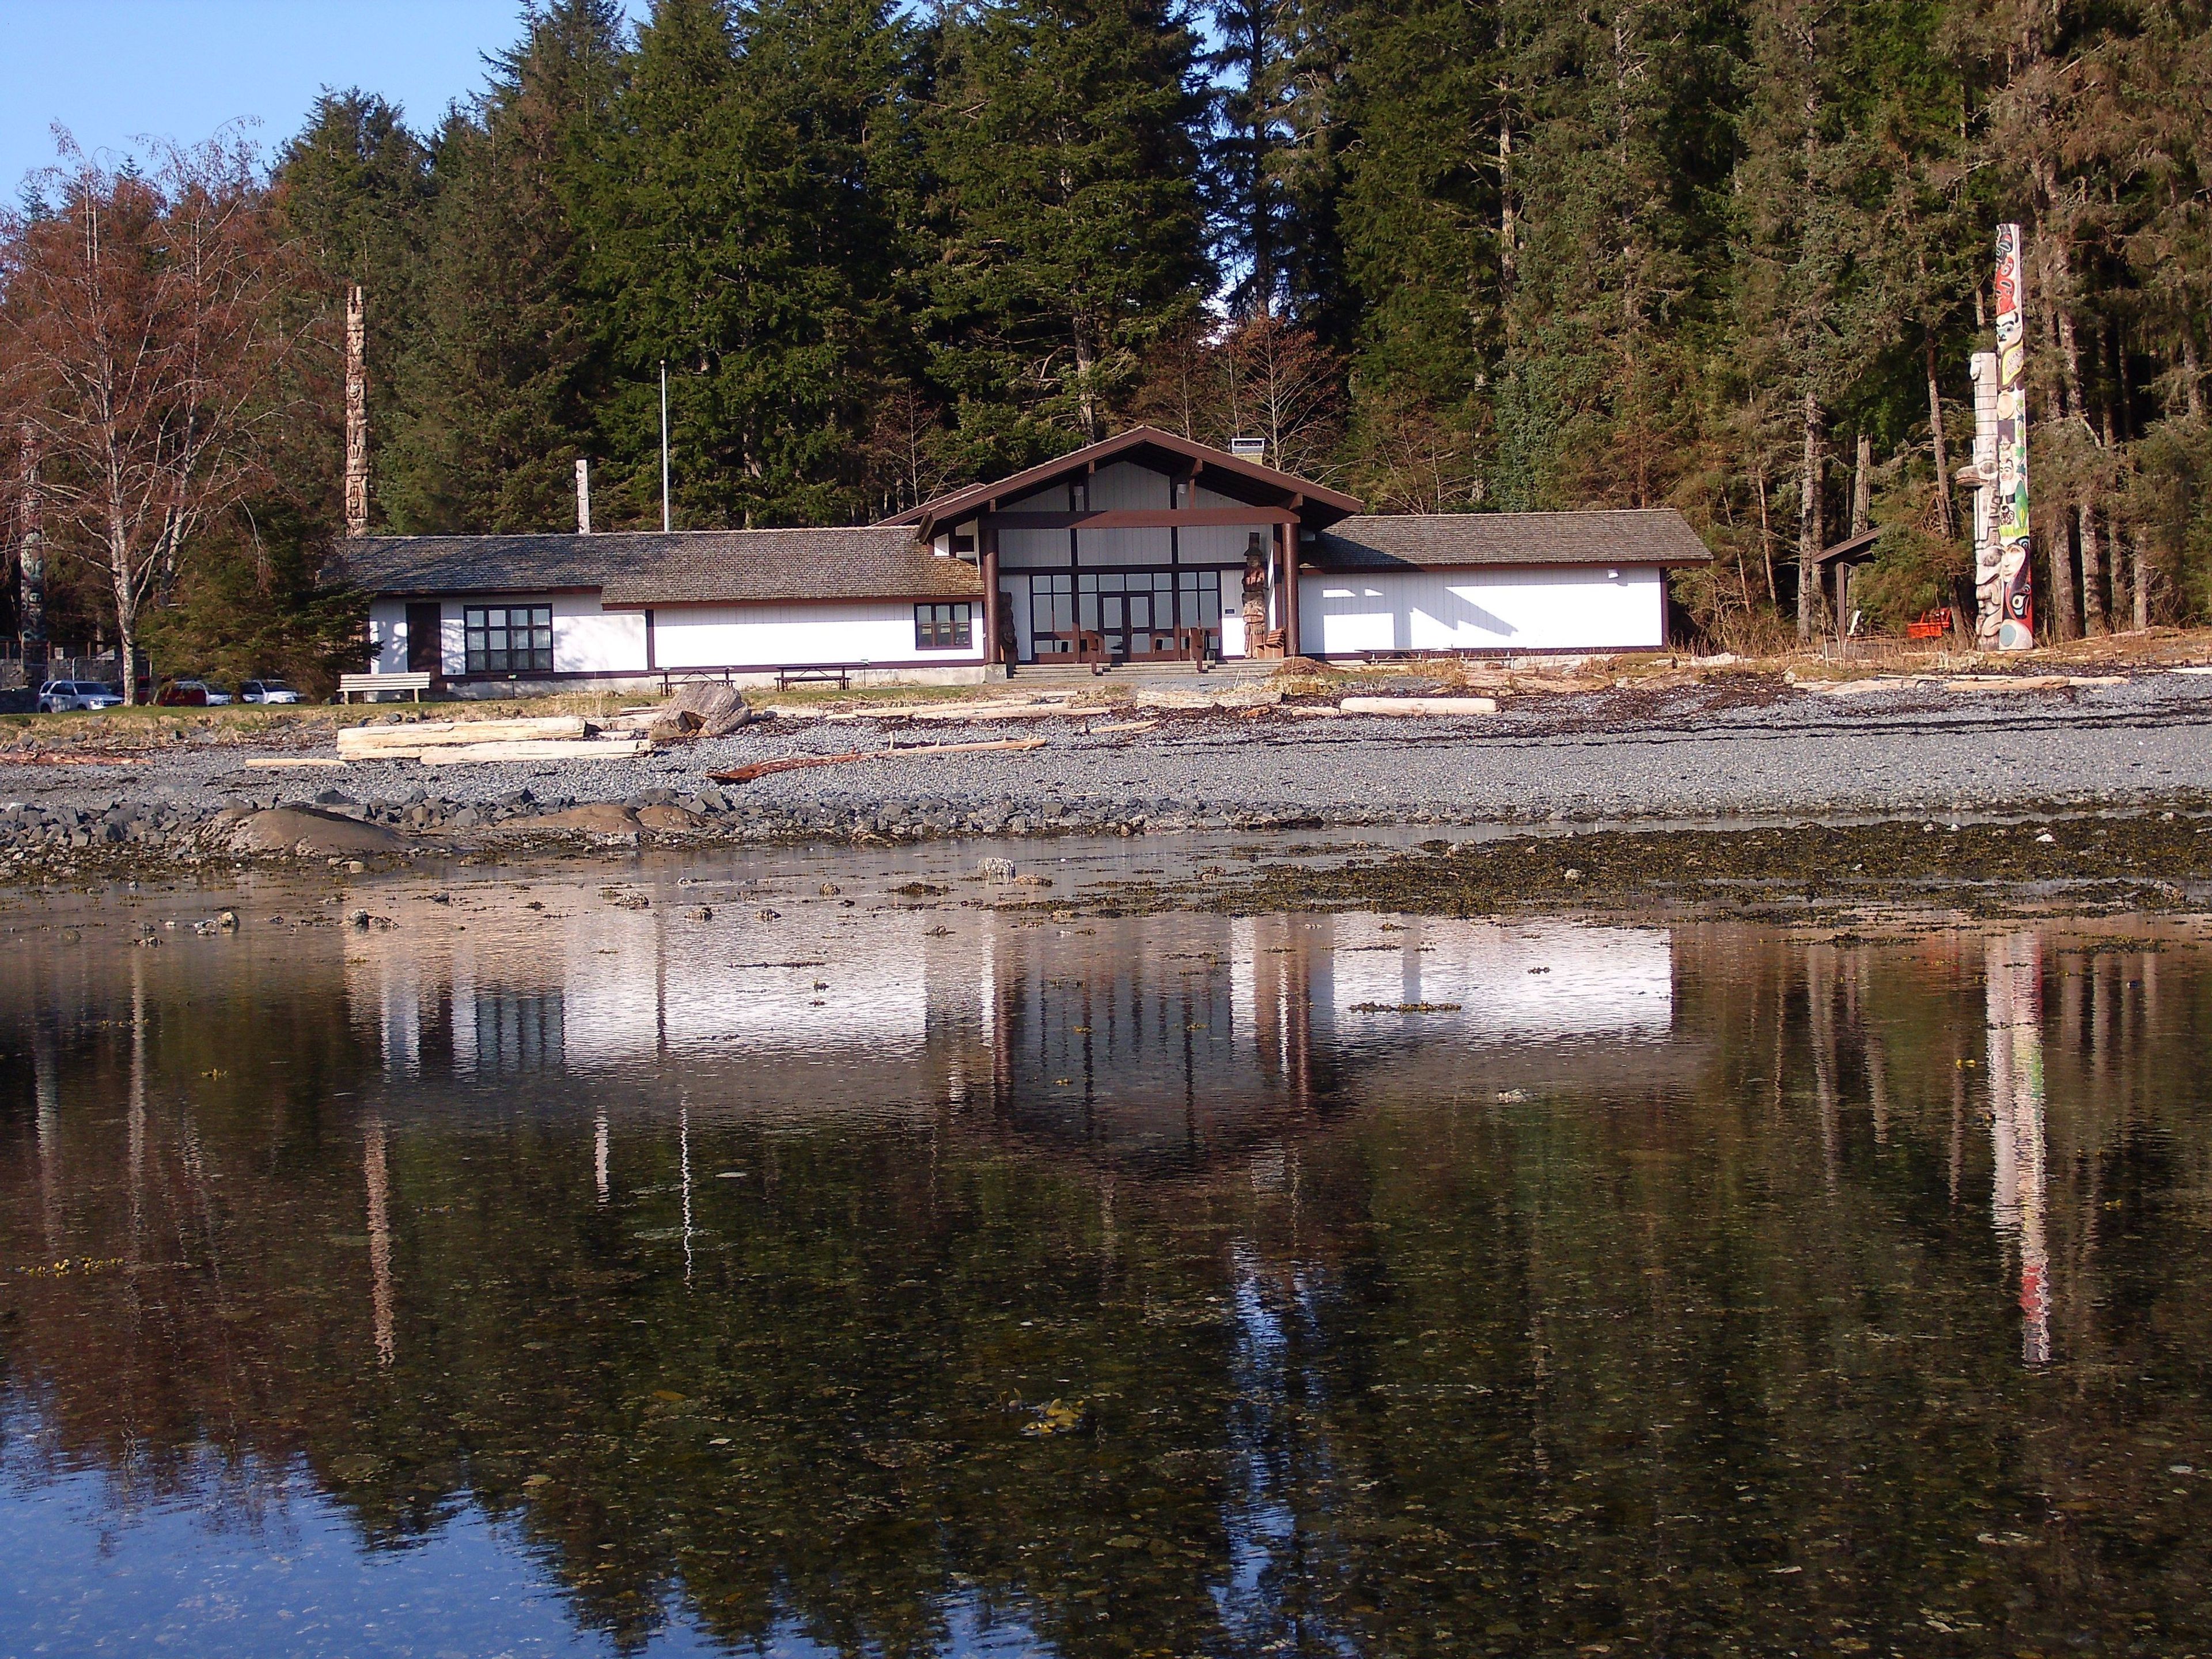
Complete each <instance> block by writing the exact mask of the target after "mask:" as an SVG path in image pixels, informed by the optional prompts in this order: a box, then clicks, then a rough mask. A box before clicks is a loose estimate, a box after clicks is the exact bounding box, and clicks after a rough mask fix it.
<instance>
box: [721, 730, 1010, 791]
mask: <svg viewBox="0 0 2212 1659" xmlns="http://www.w3.org/2000/svg"><path fill="white" fill-rule="evenodd" d="M1043 747H1044V739H1043V738H999V739H997V740H996V741H994V742H991V743H918V744H911V745H909V746H908V747H907V748H904V749H852V750H847V751H845V752H844V753H843V754H840V755H793V756H792V757H790V758H789V759H787V760H772V761H755V762H754V763H752V764H751V765H750V766H732V767H731V768H730V769H728V770H727V771H724V772H709V773H708V774H707V777H708V781H710V782H714V783H750V782H751V781H753V780H754V779H755V778H764V777H767V776H769V775H770V774H771V773H775V772H801V771H805V769H808V768H809V767H815V766H846V765H849V764H851V763H853V762H854V761H870V760H927V759H929V758H931V757H933V756H937V755H972V754H975V753H976V752H977V751H978V750H1009V749H1042V748H1043Z"/></svg>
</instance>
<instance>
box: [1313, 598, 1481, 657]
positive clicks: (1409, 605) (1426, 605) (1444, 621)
mask: <svg viewBox="0 0 2212 1659" xmlns="http://www.w3.org/2000/svg"><path fill="white" fill-rule="evenodd" d="M1440 601H1441V602H1440ZM1320 617H1321V622H1322V641H1323V644H1324V647H1325V648H1327V649H1328V650H1331V651H1338V650H1347V651H1414V650H1432V649H1435V648H1437V645H1438V643H1439V642H1438V641H1422V642H1421V643H1420V644H1419V645H1416V644H1415V643H1414V641H1413V620H1414V618H1415V617H1422V618H1424V619H1425V620H1427V621H1428V622H1430V623H1433V624H1434V625H1435V626H1436V627H1437V628H1438V629H1442V630H1443V632H1444V633H1445V634H1446V635H1449V636H1450V638H1451V642H1452V643H1454V644H1457V643H1459V642H1460V641H1459V640H1458V635H1459V634H1460V632H1461V630H1462V629H1467V628H1473V629H1479V630H1480V632H1482V633H1484V634H1487V635H1492V636H1493V637H1495V638H1496V639H1498V641H1506V640H1510V639H1512V638H1513V637H1515V636H1516V635H1518V634H1519V633H1520V632H1521V630H1520V629H1518V628H1516V627H1515V626H1514V625H1513V624H1512V623H1510V622H1508V621H1506V620H1505V618H1504V617H1501V616H1499V615H1498V614H1497V612H1495V611H1486V610H1485V609H1483V607H1482V606H1480V605H1477V604H1475V603H1474V601H1473V600H1471V599H1467V598H1466V597H1464V596H1463V595H1462V594H1461V593H1459V592H1456V591H1455V590H1453V589H1451V588H1444V589H1443V590H1442V592H1441V593H1440V594H1439V593H1437V592H1426V593H1424V594H1422V595H1420V596H1419V599H1415V598H1414V597H1413V596H1412V595H1407V594H1394V593H1393V592H1391V591H1390V590H1389V588H1388V587H1386V586H1376V584H1374V583H1372V582H1362V581H1352V582H1349V583H1346V584H1344V585H1342V586H1335V585H1330V584H1324V585H1323V586H1322V599H1321V606H1320ZM1331 622H1334V623H1337V624H1338V625H1337V627H1336V628H1334V629H1332V628H1331V627H1330V626H1329V624H1330V623H1331ZM1346 624H1349V626H1346ZM1386 630H1387V632H1388V635H1389V637H1388V638H1384V637H1383V634H1384V633H1385V631H1386ZM1304 631H1305V630H1304V629H1301V630H1300V632H1301V633H1304ZM1339 634H1342V635H1347V636H1348V637H1346V638H1345V639H1344V640H1343V641H1342V642H1341V643H1340V642H1339V640H1338V638H1337V637H1336V636H1337V635H1339ZM1309 637H1310V635H1309Z"/></svg>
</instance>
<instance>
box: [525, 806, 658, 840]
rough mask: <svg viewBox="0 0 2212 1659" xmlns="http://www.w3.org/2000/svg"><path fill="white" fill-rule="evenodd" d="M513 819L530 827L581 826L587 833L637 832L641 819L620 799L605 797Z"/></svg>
mask: <svg viewBox="0 0 2212 1659" xmlns="http://www.w3.org/2000/svg"><path fill="white" fill-rule="evenodd" d="M513 822H514V823H515V824H516V825H517V826H518V827H519V828H524V829H581V830H583V831H584V832H585V833H586V834H587V835H594V836H619V835H623V834H629V833H635V830H636V829H637V826H638V823H639V819H638V815H637V814H636V813H635V812H633V811H630V810H629V807H627V806H624V805H622V804H621V803H619V802H617V801H611V800H603V801H592V802H590V803H589V804H587V805H583V806H571V807H568V808H567V809H565V810H564V811H559V812H543V813H540V814H539V815H538V817H534V818H528V819H523V818H517V819H515V820H513Z"/></svg>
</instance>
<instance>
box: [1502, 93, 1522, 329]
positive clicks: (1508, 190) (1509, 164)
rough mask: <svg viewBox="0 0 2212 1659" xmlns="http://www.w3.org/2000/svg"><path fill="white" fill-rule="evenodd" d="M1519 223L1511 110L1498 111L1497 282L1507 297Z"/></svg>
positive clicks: (1515, 277) (1515, 275) (1517, 263)
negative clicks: (1516, 205)
mask: <svg viewBox="0 0 2212 1659" xmlns="http://www.w3.org/2000/svg"><path fill="white" fill-rule="evenodd" d="M1520 234H1521V232H1520V226H1519V224H1518V222H1516V218H1515V216H1514V211H1513V112H1512V110H1511V109H1510V108H1503V109H1500V110H1499V112H1498V289H1499V297H1500V298H1501V299H1506V300H1510V299H1511V298H1512V297H1513V289H1514V287H1515V285H1516V283H1517V282H1518V281H1519V278H1520V274H1521V250H1520V245H1519V238H1520Z"/></svg>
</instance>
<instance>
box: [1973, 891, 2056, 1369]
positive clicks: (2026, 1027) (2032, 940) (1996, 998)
mask: <svg viewBox="0 0 2212 1659" xmlns="http://www.w3.org/2000/svg"><path fill="white" fill-rule="evenodd" d="M1985 948H1986V951H1987V952H1988V954H1987V957H1986V958H1985V967H1984V999H1985V1007H1986V1011H1987V1023H1988V1025H1989V1045H1990V1048H1989V1053H1990V1142H1991V1150H1992V1152H1994V1154H1995V1158H1994V1160H1993V1161H1994V1164H1995V1169H1994V1170H1993V1180H1992V1185H1993V1188H1994V1191H1993V1192H1992V1193H1991V1194H1990V1198H1991V1209H1992V1211H1993V1212H1994V1213H1993V1219H1994V1220H1995V1221H1996V1228H1997V1231H1998V1233H1999V1234H2000V1235H2002V1236H2008V1237H2011V1238H2014V1239H2016V1240H2017V1241H2018V1242H2019V1245H2020V1313H2021V1338H2020V1345H2021V1358H2023V1359H2024V1360H2026V1361H2027V1363H2028V1364H2031V1365H2043V1364H2049V1363H2050V1360H2051V1247H2050V1244H2049V1242H2048V1240H2047V1239H2046V1237H2045V1231H2044V1216H2043V1206H2044V1187H2045V1176H2044V1167H2043V1157H2044V1152H2043V948H2042V941H2041V940H2040V939H2038V938H2037V937H2036V936H2035V935H2034V934H2033V933H2015V934H2013V935H2012V936H2011V937H2009V938H2008V939H1991V940H1990V942H1989V944H1988V945H1987V946H1986V947H1985Z"/></svg>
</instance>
